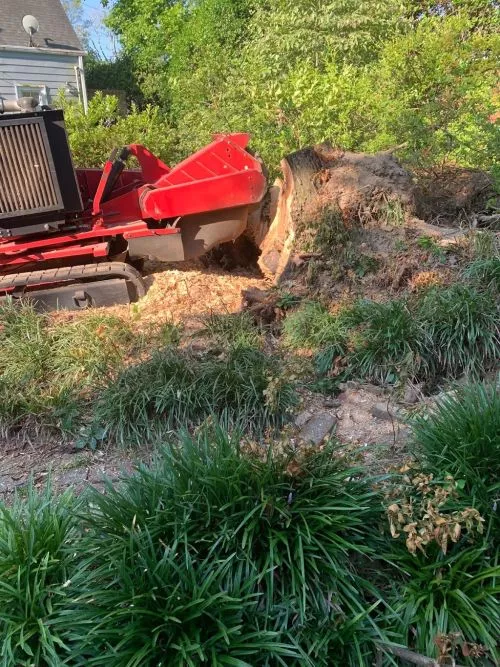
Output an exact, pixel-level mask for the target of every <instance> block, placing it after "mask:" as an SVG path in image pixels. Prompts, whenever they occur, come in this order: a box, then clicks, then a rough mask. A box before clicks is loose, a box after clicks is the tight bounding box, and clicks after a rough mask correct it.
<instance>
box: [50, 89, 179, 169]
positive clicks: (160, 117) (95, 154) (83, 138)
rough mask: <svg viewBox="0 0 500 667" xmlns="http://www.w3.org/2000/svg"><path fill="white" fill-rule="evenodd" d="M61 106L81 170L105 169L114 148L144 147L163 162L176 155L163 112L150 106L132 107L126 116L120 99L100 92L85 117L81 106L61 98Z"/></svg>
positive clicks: (73, 151) (173, 140) (59, 100)
mask: <svg viewBox="0 0 500 667" xmlns="http://www.w3.org/2000/svg"><path fill="white" fill-rule="evenodd" d="M57 104H58V105H59V106H61V107H62V108H63V110H64V118H65V121H66V130H67V132H68V137H69V143H70V146H71V152H72V155H73V161H74V162H75V165H76V166H77V167H102V166H103V164H104V162H105V161H106V160H107V159H108V157H109V156H110V154H111V151H112V150H113V149H114V148H121V147H122V146H127V145H128V144H143V145H144V146H146V148H148V149H149V150H150V151H151V152H153V153H155V155H157V156H158V157H159V158H160V159H163V160H165V161H167V162H168V161H169V160H171V159H172V156H174V155H176V152H175V147H176V141H175V136H174V133H173V131H172V129H171V128H170V126H169V124H168V121H167V117H166V116H165V114H163V113H162V112H161V111H160V109H158V108H157V107H154V106H147V107H145V109H143V110H142V111H139V109H137V108H136V107H132V109H131V111H130V112H129V113H128V114H127V115H125V116H122V115H120V113H119V109H118V99H117V98H116V97H113V96H112V95H104V94H103V93H101V92H97V93H96V94H95V95H94V97H92V99H91V100H89V104H88V113H87V114H85V113H84V112H83V109H82V107H81V105H79V104H74V103H72V102H68V101H67V100H65V98H64V96H62V95H61V96H60V97H59V98H58V100H57Z"/></svg>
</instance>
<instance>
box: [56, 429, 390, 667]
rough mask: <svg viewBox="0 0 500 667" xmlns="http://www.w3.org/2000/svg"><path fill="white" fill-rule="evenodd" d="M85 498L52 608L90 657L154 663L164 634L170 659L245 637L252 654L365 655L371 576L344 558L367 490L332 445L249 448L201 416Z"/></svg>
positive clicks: (303, 659)
mask: <svg viewBox="0 0 500 667" xmlns="http://www.w3.org/2000/svg"><path fill="white" fill-rule="evenodd" d="M91 500H92V502H91V505H90V507H91V514H90V516H88V525H87V530H86V537H85V539H84V542H83V545H82V553H85V554H86V556H87V566H86V567H85V568H83V570H82V572H81V574H80V578H79V579H78V580H77V581H75V596H76V599H77V601H78V603H77V604H76V606H75V610H74V613H73V614H71V615H69V616H68V617H66V619H65V622H66V623H68V624H69V625H70V626H71V627H72V628H73V629H74V632H75V633H76V635H77V636H80V635H83V636H84V637H85V639H84V647H85V648H86V649H87V650H89V651H90V653H87V654H86V655H87V656H92V658H93V661H95V662H93V664H111V665H113V664H117V665H118V664H124V663H125V662H126V661H129V662H127V664H151V665H153V664H157V662H158V660H161V659H162V656H164V655H165V651H166V650H168V648H169V647H172V646H176V645H177V646H179V647H180V649H179V650H180V651H182V652H183V653H182V654H183V655H184V657H185V660H186V662H185V663H183V664H191V663H189V659H191V660H192V664H198V661H197V660H196V658H195V656H196V655H197V656H198V659H199V660H201V659H202V656H207V659H208V656H210V658H209V659H210V661H211V664H214V665H217V664H221V665H222V664H236V662H235V659H236V658H238V659H243V660H244V657H243V656H244V645H245V644H246V645H247V655H248V656H252V655H255V656H256V655H257V654H259V658H258V660H257V658H256V657H255V658H253V659H252V658H250V662H251V664H269V663H270V658H271V656H272V655H280V654H281V655H288V656H290V657H291V656H293V655H295V656H296V657H297V661H296V662H295V661H293V660H290V661H288V660H287V662H286V664H290V665H292V664H297V665H299V664H300V665H304V664H306V665H307V664H311V665H312V664H314V665H327V664H331V662H330V660H329V658H331V656H332V655H335V654H337V656H338V657H339V659H340V660H341V661H342V664H346V665H359V664H365V660H366V659H368V658H367V656H368V655H369V654H370V652H371V651H372V649H373V638H374V637H376V636H377V630H376V627H374V626H372V625H371V623H370V621H369V619H368V613H369V609H370V604H371V602H368V601H367V598H368V597H369V595H370V593H371V592H372V588H371V586H370V585H369V584H368V582H366V581H364V580H363V579H362V578H361V577H360V576H359V574H358V573H357V572H356V559H362V558H364V557H365V555H367V554H368V555H369V554H371V553H372V551H373V550H372V547H371V546H370V539H369V536H370V532H371V528H370V526H371V525H372V524H373V519H374V518H375V517H376V516H377V515H378V514H379V509H378V502H377V501H376V498H375V495H374V492H373V491H372V490H371V489H370V486H369V484H368V483H367V482H366V481H364V480H363V479H362V478H361V477H360V471H359V470H357V469H353V468H349V467H346V465H345V463H343V462H342V461H341V460H340V459H339V458H338V457H337V456H336V453H335V451H333V450H331V449H330V450H327V451H323V452H322V453H319V454H318V453H316V454H312V455H309V456H305V457H304V458H302V459H290V458H287V457H283V456H278V455H275V456H272V455H269V456H267V457H264V458H262V457H260V458H255V456H249V455H245V454H242V453H241V452H240V451H239V449H238V445H237V442H236V440H233V441H231V439H229V438H228V436H227V435H226V434H225V433H224V432H223V431H221V430H220V429H219V428H215V430H214V429H210V430H207V429H204V430H203V431H202V432H201V433H200V434H199V435H198V437H196V438H194V439H193V438H190V437H188V436H186V437H184V439H183V440H182V441H181V442H180V443H179V445H178V446H171V447H169V448H167V449H165V450H164V451H163V453H162V455H161V457H160V458H159V460H158V461H157V463H156V464H155V465H154V466H153V467H151V468H147V467H142V468H141V469H140V470H139V471H138V473H137V474H136V475H135V476H133V477H131V478H129V479H127V480H126V481H125V482H124V484H123V486H121V487H120V488H112V487H111V486H110V487H109V488H108V490H107V492H106V494H98V493H94V494H93V496H92V499H91ZM213 619H217V620H216V621H215V620H213ZM181 623H182V625H181ZM238 627H240V629H239V631H238V630H237V628H238ZM152 628H154V629H155V630H154V631H153V632H152V631H151V629H152ZM238 632H239V633H240V636H238ZM87 633H88V634H87ZM224 638H225V641H224ZM297 644H299V646H298V647H297ZM106 645H108V646H109V649H108V650H105V649H103V647H104V646H106ZM259 651H260V653H258V652H259ZM219 652H220V653H219ZM225 656H227V657H225ZM173 664H177V663H173ZM179 664H181V663H179ZM238 664H240V663H238ZM241 664H247V663H246V662H245V663H241ZM272 664H275V663H274V662H273V663H272ZM366 664H367V663H366Z"/></svg>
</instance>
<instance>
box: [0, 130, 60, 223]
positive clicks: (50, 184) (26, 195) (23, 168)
mask: <svg viewBox="0 0 500 667" xmlns="http://www.w3.org/2000/svg"><path fill="white" fill-rule="evenodd" d="M61 208H63V204H62V200H61V194H60V190H59V186H58V183H57V178H56V173H55V169H54V164H53V161H52V156H51V151H50V147H49V142H48V138H47V133H46V129H45V124H44V122H43V119H42V118H40V117H38V118H19V117H18V118H16V119H12V120H8V119H7V118H3V119H2V123H0V219H2V218H12V217H17V216H22V215H29V214H34V213H47V212H50V211H57V210H60V209H61Z"/></svg>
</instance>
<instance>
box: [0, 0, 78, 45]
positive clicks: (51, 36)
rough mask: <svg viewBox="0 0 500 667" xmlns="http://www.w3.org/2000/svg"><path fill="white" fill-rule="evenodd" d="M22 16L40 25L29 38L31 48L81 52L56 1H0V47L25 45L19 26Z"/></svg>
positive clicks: (26, 38) (57, 0)
mask: <svg viewBox="0 0 500 667" xmlns="http://www.w3.org/2000/svg"><path fill="white" fill-rule="evenodd" d="M26 14H32V15H33V16H36V18H37V19H38V22H39V23H40V30H39V31H38V32H37V33H36V34H35V35H34V36H33V42H34V45H35V46H38V47H40V48H49V49H65V50H69V51H81V52H83V47H82V45H81V43H80V40H79V39H78V37H77V35H76V33H75V31H74V30H73V27H72V25H71V23H70V22H69V19H68V17H67V16H66V12H65V11H64V9H63V7H62V5H61V2H60V0H0V45H2V46H28V45H29V36H28V35H27V34H26V33H25V32H24V29H23V26H22V19H23V16H25V15H26Z"/></svg>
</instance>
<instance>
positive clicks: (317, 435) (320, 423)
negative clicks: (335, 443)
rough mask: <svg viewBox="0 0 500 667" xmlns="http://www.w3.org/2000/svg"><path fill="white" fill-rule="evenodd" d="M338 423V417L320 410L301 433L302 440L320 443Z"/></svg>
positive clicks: (315, 443)
mask: <svg viewBox="0 0 500 667" xmlns="http://www.w3.org/2000/svg"><path fill="white" fill-rule="evenodd" d="M336 423H337V418H336V417H335V416H334V415H332V414H330V413H329V412H318V413H317V414H316V415H314V417H312V418H311V419H310V420H309V421H308V422H307V424H306V425H305V426H304V427H303V429H302V430H301V432H300V433H299V437H300V438H301V440H304V441H305V442H312V443H313V444H314V445H319V444H320V443H322V442H323V440H324V439H325V438H326V436H327V435H328V434H329V433H330V431H331V430H332V428H333V427H334V426H335V424H336Z"/></svg>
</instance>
